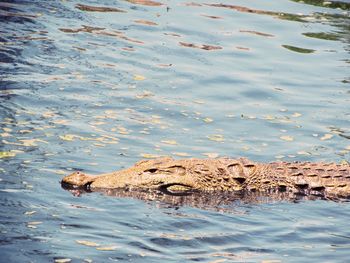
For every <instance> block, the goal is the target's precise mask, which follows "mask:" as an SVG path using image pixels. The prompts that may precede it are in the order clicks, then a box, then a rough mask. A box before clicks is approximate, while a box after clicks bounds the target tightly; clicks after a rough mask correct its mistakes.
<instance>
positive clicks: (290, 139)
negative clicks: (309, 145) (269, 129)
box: [280, 135, 294, 142]
mask: <svg viewBox="0 0 350 263" xmlns="http://www.w3.org/2000/svg"><path fill="white" fill-rule="evenodd" d="M280 139H281V140H284V141H287V142H292V141H294V137H293V136H287V135H285V136H281V137H280Z"/></svg>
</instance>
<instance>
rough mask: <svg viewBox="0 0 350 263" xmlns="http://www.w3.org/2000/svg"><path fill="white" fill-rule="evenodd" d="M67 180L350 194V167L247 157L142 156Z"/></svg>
mask: <svg viewBox="0 0 350 263" xmlns="http://www.w3.org/2000/svg"><path fill="white" fill-rule="evenodd" d="M62 184H64V185H70V186H72V187H76V188H86V187H88V186H89V188H90V189H91V190H92V191H98V190H99V189H116V188H133V187H134V188H147V189H163V190H166V191H169V192H177V191H180V192H181V191H182V192H183V191H187V190H200V191H237V192H238V191H249V192H253V191H254V192H268V191H271V190H274V191H278V192H289V193H295V194H303V195H309V194H310V195H317V196H321V197H324V198H349V197H350V165H349V164H335V163H310V162H293V163H287V162H274V163H267V164H264V163H255V162H252V161H249V160H247V159H243V158H241V159H229V158H219V159H204V160H203V159H184V160H175V159H172V158H170V157H165V158H158V159H154V160H142V161H139V162H138V163H136V164H135V165H134V166H132V167H130V168H128V169H125V170H121V171H117V172H112V173H107V174H101V175H98V176H93V175H87V174H84V173H82V172H75V173H73V174H70V175H68V176H66V177H64V178H63V180H62Z"/></svg>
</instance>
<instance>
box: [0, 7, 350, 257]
mask: <svg viewBox="0 0 350 263" xmlns="http://www.w3.org/2000/svg"><path fill="white" fill-rule="evenodd" d="M106 7H108V8H107V9H106ZM0 18H1V24H0V74H1V75H0V81H1V82H0V141H1V143H0V147H1V148H0V212H1V216H0V233H1V235H0V249H1V257H0V261H1V262H61V263H62V262H116V261H118V262H129V261H130V262H211V263H214V262H215V263H221V262H265V263H266V262H270V263H272V262H274V263H276V262H303V261H305V262H315V261H321V262H348V260H349V258H350V223H349V218H350V204H349V203H347V202H332V201H323V200H314V201H312V200H305V201H300V202H289V201H271V200H270V201H267V202H262V203H259V202H257V203H247V202H240V201H239V200H236V201H232V202H231V203H226V204H225V205H222V206H220V205H218V206H212V205H211V204H210V203H208V204H207V205H206V204H205V203H204V204H202V205H201V206H193V205H191V204H190V203H189V204H182V205H181V204H179V205H174V204H169V203H167V202H162V201H161V200H158V201H157V199H155V200H148V201H145V200H140V199H137V198H128V197H111V196H106V195H103V194H98V193H91V194H84V195H82V196H80V197H76V196H74V195H72V194H71V193H70V192H69V191H65V190H64V189H62V188H61V186H60V180H61V178H62V177H63V176H64V175H66V174H68V173H70V172H71V171H73V170H83V171H86V172H88V173H95V174H98V173H102V172H110V171H114V170H118V169H122V168H125V167H127V166H130V165H132V164H133V163H135V162H136V161H138V160H140V159H142V158H152V157H155V156H164V155H169V156H173V157H176V158H188V157H198V158H207V157H216V156H231V157H237V156H245V157H248V158H250V159H252V160H255V161H264V162H265V161H266V162H269V161H274V160H276V159H277V160H290V161H293V160H309V161H336V162H341V161H348V160H349V157H350V155H349V152H350V84H349V83H350V27H349V25H350V1H344V2H331V1H329V2H328V1H318V0H314V1H311V0H304V1H300V2H298V1H287V0H281V1H272V0H264V1H261V0H259V1H258V0H251V1H243V0H242V1H239V0H237V1H217V2H216V1H212V0H209V1H193V2H191V1H188V2H186V1H163V0H162V2H155V1H146V0H130V1H96V0H95V1H93V0H91V1H84V2H83V1H82V2H79V1H75V0H65V1H59V0H52V1H29V0H28V1H1V2H0Z"/></svg>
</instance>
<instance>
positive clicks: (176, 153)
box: [172, 152, 191, 157]
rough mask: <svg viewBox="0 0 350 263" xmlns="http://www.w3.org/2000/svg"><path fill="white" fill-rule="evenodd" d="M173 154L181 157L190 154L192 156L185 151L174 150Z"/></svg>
mask: <svg viewBox="0 0 350 263" xmlns="http://www.w3.org/2000/svg"><path fill="white" fill-rule="evenodd" d="M172 154H174V155H176V156H180V157H189V156H191V155H189V154H188V153H184V152H173V153H172Z"/></svg>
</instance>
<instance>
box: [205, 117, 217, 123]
mask: <svg viewBox="0 0 350 263" xmlns="http://www.w3.org/2000/svg"><path fill="white" fill-rule="evenodd" d="M203 121H204V122H206V123H211V122H213V121H214V120H213V119H211V118H204V119H203Z"/></svg>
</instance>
